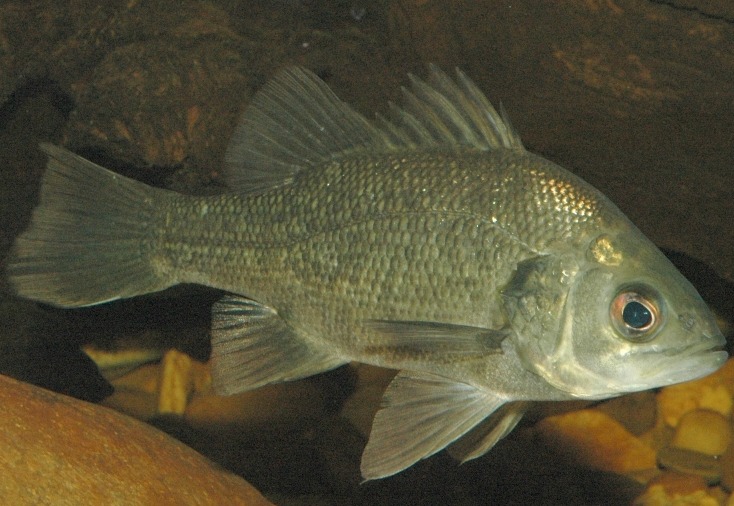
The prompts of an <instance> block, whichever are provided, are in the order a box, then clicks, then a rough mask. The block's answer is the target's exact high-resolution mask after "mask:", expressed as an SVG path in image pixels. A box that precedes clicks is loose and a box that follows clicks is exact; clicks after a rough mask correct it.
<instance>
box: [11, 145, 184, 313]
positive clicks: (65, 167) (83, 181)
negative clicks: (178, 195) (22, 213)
mask: <svg viewBox="0 0 734 506" xmlns="http://www.w3.org/2000/svg"><path fill="white" fill-rule="evenodd" d="M41 149H42V150H43V151H44V152H45V153H46V154H47V155H48V156H49V162H48V168H47V171H46V173H45V175H44V177H43V182H42V185H41V192H40V202H39V204H38V207H37V208H36V209H35V211H34V212H33V217H32V219H31V224H30V226H29V227H28V229H27V230H26V231H25V232H24V233H23V234H21V235H20V237H19V238H18V239H17V240H16V242H15V245H14V247H13V249H12V251H11V253H10V257H9V258H8V263H7V272H8V277H9V280H10V282H11V283H12V285H13V286H14V287H15V290H16V292H17V293H18V295H20V296H22V297H27V298H29V299H34V300H38V301H41V302H46V303H48V304H53V305H55V306H62V307H77V306H90V305H94V304H100V303H102V302H107V301H110V300H114V299H121V298H125V297H132V296H134V295H139V294H143V293H148V292H153V291H158V290H162V289H163V288H166V287H167V286H169V285H170V282H167V280H166V279H165V277H166V276H164V275H162V274H161V273H160V272H158V270H159V269H156V268H155V262H154V259H155V251H154V250H155V231H154V225H155V209H156V206H157V205H160V202H161V200H164V199H165V198H167V197H168V195H170V193H169V192H167V191H165V190H160V189H156V188H151V187H149V186H146V185H144V184H143V183H140V182H138V181H134V180H132V179H128V178H125V177H123V176H120V175H119V174H115V173H113V172H110V171H108V170H107V169H104V168H102V167H100V166H99V165H96V164H94V163H92V162H90V161H88V160H85V159H84V158H82V157H80V156H77V155H75V154H73V153H71V152H69V151H67V150H65V149H63V148H60V147H58V146H54V145H51V144H42V145H41Z"/></svg>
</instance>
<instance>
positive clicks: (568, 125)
mask: <svg viewBox="0 0 734 506" xmlns="http://www.w3.org/2000/svg"><path fill="white" fill-rule="evenodd" d="M173 4H175V8H172V7H171V5H173ZM0 21H1V22H0V98H2V99H3V102H2V105H1V106H0V224H2V227H1V228H0V230H2V234H0V256H3V255H4V254H5V252H6V251H7V249H8V248H9V246H10V244H11V242H12V239H13V238H14V237H15V236H16V235H17V234H18V233H19V232H20V231H21V230H22V229H23V227H24V226H25V224H26V223H27V220H28V217H29V214H30V210H31V209H32V207H33V205H34V199H35V192H36V189H37V185H38V180H39V177H40V175H41V173H42V171H43V166H44V164H45V160H44V159H43V157H42V156H41V155H40V153H39V152H38V151H37V149H36V146H37V143H38V142H39V141H52V142H57V143H64V144H65V145H67V146H69V147H70V148H72V149H74V150H76V151H78V152H80V153H82V154H84V155H86V156H88V157H90V158H92V159H93V160H95V161H97V162H99V163H102V164H104V165H106V166H108V167H110V168H112V169H114V170H118V171H120V172H122V173H124V174H127V175H130V176H133V177H136V178H139V179H141V180H145V181H147V182H149V183H151V184H156V185H159V186H166V187H170V188H174V189H176V190H179V191H187V192H196V193H207V192H216V191H220V189H221V184H220V182H219V180H218V176H219V164H220V161H221V157H222V154H223V150H224V147H225V146H226V143H227V140H228V138H229V135H230V133H231V131H232V129H233V128H234V125H235V124H236V120H237V117H238V115H239V114H240V112H241V111H242V109H243V108H244V106H245V105H246V103H247V100H248V99H249V97H250V96H251V95H252V93H253V92H254V91H255V90H256V89H257V88H258V87H259V86H261V85H262V84H263V83H264V82H265V81H266V80H267V78H268V77H269V76H270V75H272V74H273V73H274V72H275V71H276V70H277V69H278V68H280V67H282V66H284V65H288V64H300V65H305V66H307V67H309V68H311V69H312V70H314V71H315V72H316V73H317V74H319V75H320V76H321V77H322V78H324V79H325V80H326V81H327V83H329V85H330V86H332V88H333V89H334V90H335V92H336V93H337V94H338V95H339V96H340V97H341V98H343V99H344V100H345V101H347V102H349V103H351V104H353V105H354V106H355V107H356V108H358V109H359V110H360V111H362V112H364V113H366V114H371V113H372V112H373V111H380V110H384V109H385V107H386V104H387V101H388V100H399V96H400V86H401V85H404V84H405V83H406V73H407V72H413V73H416V74H418V75H423V74H425V69H426V63H427V62H434V63H437V64H439V65H440V66H441V67H443V68H445V69H451V68H452V67H454V66H458V67H461V68H462V69H463V70H464V71H465V72H466V73H467V74H468V75H469V76H470V77H472V79H474V80H475V82H476V83H477V84H478V85H479V87H480V88H481V89H483V90H484V91H485V92H486V93H487V95H488V96H489V97H490V99H491V100H493V101H494V102H495V103H498V102H500V101H501V102H502V103H503V104H504V106H505V108H506V109H507V110H508V112H509V114H510V117H511V118H512V120H513V123H514V125H515V127H516V129H517V130H518V131H519V132H520V134H521V136H522V138H523V140H524V142H525V144H526V146H527V147H528V148H529V149H530V150H532V151H536V152H538V153H540V154H542V155H544V156H546V157H547V158H549V159H551V160H553V161H555V162H557V163H559V164H561V165H563V166H565V167H566V168H569V169H570V170H572V171H574V172H576V173H577V174H579V175H581V176H582V177H584V178H585V179H587V180H588V181H589V182H591V183H592V184H593V185H595V186H596V187H597V188H599V189H600V190H602V191H603V192H604V193H605V194H607V195H608V196H609V197H610V198H611V199H612V200H613V201H614V202H615V203H617V204H618V205H619V207H621V208H622V210H623V211H624V212H625V213H626V214H627V215H628V216H629V217H630V218H631V219H632V221H634V222H635V223H636V224H637V225H638V226H639V227H640V228H641V229H642V230H643V231H644V232H645V233H646V234H647V235H648V236H649V237H650V238H651V239H652V240H653V241H654V242H656V243H657V244H658V245H660V246H661V247H663V248H666V249H668V250H672V251H673V252H674V253H673V255H674V257H675V259H676V261H677V263H679V264H680V265H682V266H683V268H685V269H686V271H685V272H686V274H687V275H688V276H689V277H690V279H692V281H694V283H695V284H696V285H697V286H698V287H699V289H700V290H701V291H702V294H703V295H704V297H705V298H707V301H708V302H709V303H710V304H711V305H712V306H713V307H714V308H716V309H717V311H718V313H719V314H720V315H721V316H722V320H723V321H729V322H731V321H732V320H733V319H734V318H732V312H734V309H733V308H734V289H733V288H732V284H731V283H732V282H733V281H734V226H732V218H733V217H734V183H732V181H733V180H734V178H733V177H732V176H733V175H734V173H733V172H734V150H733V149H732V145H734V143H733V142H732V140H733V139H732V137H734V114H732V110H733V107H734V89H732V87H731V81H732V76H734V12H732V9H731V8H730V7H729V6H728V3H727V2H724V1H722V2H707V5H706V10H704V9H699V8H690V6H688V5H686V4H685V2H677V3H676V2H669V3H665V4H662V3H654V2H642V1H634V0H626V1H622V0H620V1H616V2H612V1H609V2H604V1H598V2H597V1H589V2H572V1H567V2H566V1H564V2H535V1H530V0H527V1H521V2H497V1H480V2H459V1H448V0H446V1H426V0H402V1H387V0H383V1H375V2H356V1H353V0H344V1H338V0H331V1H316V0H310V1H309V0H303V1H287V0H279V1H268V2H265V1H255V2H245V1H233V0H230V1H219V2H217V1H212V2H206V3H198V2H153V3H146V2H137V1H129V2H93V1H80V2H60V1H47V2H34V3H32V4H26V3H23V2H17V3H16V2H3V3H2V4H0ZM217 296H218V294H217V293H214V292H212V291H208V290H191V289H186V288H184V289H177V290H173V291H169V292H167V293H165V294H163V295H156V296H150V297H143V298H141V299H140V300H135V301H124V302H120V303H115V304H111V305H109V306H104V307H100V308H91V309H83V310H75V311H60V310H55V309H50V308H43V307H37V306H36V305H35V304H33V303H29V302H26V301H19V300H18V299H15V298H14V297H12V295H11V294H10V293H9V292H8V289H7V285H6V284H5V281H4V280H0V318H1V319H2V321H3V326H2V330H0V367H1V370H2V372H3V373H6V374H10V375H13V376H15V377H19V378H21V379H23V380H25V381H29V382H32V383H35V384H39V385H41V386H44V387H47V388H50V389H53V390H57V391H62V392H64V393H68V394H70V395H73V396H76V397H79V398H82V399H87V400H92V401H100V400H102V399H103V398H105V397H106V396H108V395H109V394H110V392H111V387H110V386H109V384H108V382H107V381H106V380H105V379H104V378H103V377H102V376H101V375H100V373H99V372H98V371H97V368H96V366H95V364H94V363H93V362H92V361H91V360H90V359H89V358H88V357H87V356H86V355H84V354H83V353H82V352H81V351H80V349H79V347H80V345H82V344H86V343H90V342H94V343H96V345H97V346H98V347H101V348H103V349H116V348H120V347H141V346H144V347H149V348H150V347H152V348H155V349H156V350H160V351H161V352H163V351H164V350H167V349H170V348H172V347H174V348H178V349H180V350H182V351H184V352H187V353H188V354H189V355H190V356H192V357H193V358H194V359H197V360H199V361H202V362H203V361H205V360H206V356H207V353H208V343H207V340H208V336H207V327H208V318H209V316H208V308H209V306H210V305H211V303H212V301H213V300H215V299H216V297H217ZM155 374H157V373H155ZM143 376H144V375H143ZM141 381H142V380H141ZM357 384H358V378H357V376H356V373H355V372H354V371H352V370H349V369H346V368H343V369H340V370H337V371H334V372H332V373H329V374H327V375H323V376H321V377H318V378H312V379H308V380H305V381H303V382H298V383H296V384H294V385H292V386H286V387H284V389H282V390H276V391H274V392H272V393H270V394H266V395H270V396H271V397H270V398H271V399H279V401H271V402H270V403H268V402H265V404H274V405H275V406H276V407H273V408H272V410H271V411H267V410H265V411H267V414H268V416H270V418H268V416H264V415H263V412H262V409H264V408H260V409H261V412H260V413H259V414H258V416H259V418H258V416H254V415H252V413H251V414H250V416H251V418H250V419H249V420H250V421H247V422H243V423H241V424H240V425H239V426H238V427H236V428H233V427H232V426H229V425H228V426H227V429H226V430H224V429H223V428H222V427H223V426H224V425H225V424H223V423H212V424H210V425H209V426H205V425H204V424H202V423H199V424H197V423H192V422H191V420H187V419H185V418H181V417H175V416H167V417H161V416H157V415H155V410H156V406H155V401H146V400H145V399H144V398H143V397H142V396H140V397H139V398H134V396H131V397H130V398H129V399H128V398H124V397H120V392H121V391H122V390H124V389H122V390H121V388H120V387H119V386H118V388H117V394H118V397H117V399H118V401H119V405H120V406H123V407H124V406H128V407H129V408H130V411H131V412H133V413H134V414H138V415H139V416H141V417H143V418H148V417H151V416H152V417H153V423H155V424H156V425H159V426H161V427H163V428H164V429H165V430H167V431H169V432H171V433H173V434H174V435H176V436H177V437H179V438H180V439H182V440H183V441H184V442H186V443H188V444H191V445H192V446H193V447H194V448H196V449H198V450H200V451H202V452H203V453H204V454H206V455H208V456H210V457H211V458H213V459H214V460H215V461H217V462H220V463H221V464H222V465H224V466H225V467H227V468H228V469H231V470H233V471H235V472H238V473H240V474H242V475H243V476H244V477H245V478H246V479H247V480H248V481H250V482H251V483H253V484H254V485H255V486H256V487H258V488H259V489H260V490H261V491H263V492H264V493H266V494H267V495H268V497H269V498H270V499H271V500H273V501H274V502H276V503H277V504H460V505H465V504H466V505H473V504H615V503H618V504H627V503H628V502H629V500H630V499H631V498H633V497H636V496H637V495H639V493H640V492H641V489H642V486H641V485H640V484H639V483H636V482H635V481H633V480H631V479H630V478H625V477H621V476H618V475H613V474H608V473H601V472H599V471H594V470H592V469H589V468H585V467H580V466H578V465H577V464H575V463H574V462H572V461H570V460H568V459H567V458H564V457H561V456H559V454H558V453H554V452H553V451H552V450H550V449H549V448H547V447H545V446H544V445H542V444H539V443H538V442H537V441H536V440H535V439H534V437H535V436H534V434H535V433H534V432H533V431H532V426H533V419H532V418H531V419H530V420H528V421H527V422H525V423H524V424H523V425H522V426H521V427H520V429H519V430H517V431H516V432H515V433H513V434H512V435H511V436H510V437H508V438H507V440H506V441H504V442H502V443H501V444H499V445H498V447H497V448H496V449H494V450H493V451H492V452H490V453H489V454H488V455H487V456H485V457H484V458H482V459H479V460H477V461H474V462H471V463H468V464H465V465H463V466H460V467H459V466H457V465H456V464H455V463H454V462H453V461H452V460H451V458H450V457H448V456H447V455H445V454H440V455H437V456H435V457H433V458H431V459H429V460H427V461H425V462H422V463H420V464H418V465H416V466H415V467H414V468H412V469H410V470H408V471H406V472H405V473H402V474H400V475H398V476H396V477H393V478H389V479H386V480H381V481H378V482H370V483H367V484H364V485H360V484H359V476H358V461H359V455H360V453H361V449H362V446H363V444H364V439H363V436H362V435H361V434H360V432H359V431H358V430H357V429H355V427H354V426H353V425H351V424H350V423H348V422H347V421H346V420H345V419H344V418H343V417H340V416H339V412H340V409H341V407H342V405H343V403H344V401H345V399H348V398H350V396H351V395H352V394H353V392H355V388H356V387H355V385H357ZM289 389H290V390H289ZM120 399H122V400H120ZM125 399H128V400H129V402H128V401H126V400H125ZM130 399H132V400H130ZM126 402H128V404H125V403H126ZM145 402H149V403H150V402H152V404H150V405H146V404H145ZM253 402H255V401H253ZM136 403H137V404H136ZM220 407H221V406H219V405H214V404H212V405H211V406H209V405H206V404H205V405H203V406H202V405H199V407H198V408H197V409H201V410H202V412H203V414H202V413H199V414H200V415H201V416H202V418H199V419H197V420H199V421H201V420H202V419H206V416H207V410H210V411H216V409H219V408H220ZM271 407H272V406H271ZM229 409H231V407H230V408H229ZM255 411H256V410H255ZM154 415H155V416H154ZM243 416H244V415H243ZM253 416H254V421H253V418H252V417H253ZM540 416H541V415H540V414H539V415H537V417H540ZM537 417H536V418H537ZM211 420H215V421H216V420H217V418H216V416H215V415H211ZM211 420H210V421H211ZM219 421H220V422H221V419H220V420H219ZM235 425H236V424H235ZM235 429H236V430H235Z"/></svg>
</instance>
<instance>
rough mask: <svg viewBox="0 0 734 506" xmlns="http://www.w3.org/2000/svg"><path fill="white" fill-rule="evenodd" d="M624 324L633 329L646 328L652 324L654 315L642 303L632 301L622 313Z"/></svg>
mask: <svg viewBox="0 0 734 506" xmlns="http://www.w3.org/2000/svg"><path fill="white" fill-rule="evenodd" d="M622 319H623V320H624V323H625V324H627V325H628V326H630V327H632V328H633V329H641V328H645V327H647V326H648V325H650V323H651V322H652V313H651V312H650V310H649V309H648V308H647V307H646V306H645V305H644V304H642V303H640V302H637V301H636V300H633V301H630V302H628V303H627V305H626V306H624V310H623V311H622Z"/></svg>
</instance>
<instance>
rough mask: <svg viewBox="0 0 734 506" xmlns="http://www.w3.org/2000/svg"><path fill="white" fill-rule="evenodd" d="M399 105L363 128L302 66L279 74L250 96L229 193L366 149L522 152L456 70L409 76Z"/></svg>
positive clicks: (232, 155)
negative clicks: (460, 148) (450, 73)
mask: <svg viewBox="0 0 734 506" xmlns="http://www.w3.org/2000/svg"><path fill="white" fill-rule="evenodd" d="M410 80H411V89H412V91H407V90H404V102H405V103H404V106H403V107H402V108H400V107H397V106H394V105H392V104H391V113H390V116H389V118H384V117H380V116H378V118H377V123H373V122H370V121H368V120H367V119H366V118H365V117H364V116H362V115H361V114H359V113H357V112H356V111H354V110H353V109H352V108H351V107H350V106H349V105H347V104H346V103H344V102H342V101H341V100H339V98H337V96H336V95H335V94H334V93H333V92H332V91H331V90H330V89H329V87H328V86H327V85H326V83H324V82H323V81H322V80H321V79H319V78H318V77H317V76H315V75H314V74H313V73H311V72H310V71H308V70H306V69H304V68H301V67H291V68H287V69H285V70H283V71H281V72H279V73H278V74H277V75H276V76H275V77H274V78H273V79H272V80H271V81H270V82H269V83H268V84H266V85H265V86H264V87H263V89H262V90H260V91H259V92H258V93H256V94H255V96H254V97H253V99H252V101H251V102H250V104H249V106H248V107H247V109H246V111H245V113H244V115H243V117H242V120H241V121H240V124H239V126H238V127H237V129H236V131H235V134H234V135H233V137H232V141H231V142H230V145H229V147H228V149H227V153H226V165H227V169H226V170H227V173H226V180H227V183H228V184H229V185H230V187H231V188H232V189H235V190H238V191H257V190H261V189H264V188H269V187H273V186H279V185H283V184H288V183H289V182H290V181H291V180H292V179H293V177H294V176H295V175H296V174H297V173H298V172H300V171H301V170H305V169H308V168H310V167H313V166H315V165H318V164H319V163H322V162H324V161H326V160H329V159H331V158H333V157H335V156H339V155H342V154H344V153H348V152H355V151H361V150H364V151H365V152H370V153H386V152H390V151H399V150H415V149H421V148H435V147H439V146H457V145H464V146H471V147H474V148H476V149H480V150H492V149H523V147H522V142H521V141H520V139H519V137H518V136H517V134H516V133H515V132H514V130H513V129H512V127H511V126H510V123H509V121H508V120H507V118H506V115H505V114H504V111H503V112H502V114H499V113H498V112H497V111H496V110H495V109H494V107H492V105H491V104H490V103H489V101H488V100H487V98H486V97H485V96H484V95H483V94H482V92H481V91H479V89H478V88H477V87H476V86H475V85H474V83H472V82H471V80H469V78H468V77H466V76H465V75H464V74H463V73H462V72H460V71H459V70H457V81H456V82H455V81H453V80H452V79H451V78H449V77H448V76H447V75H446V74H445V73H443V72H442V71H441V70H439V69H438V68H437V67H436V66H433V65H431V67H430V75H429V79H428V81H427V82H424V81H422V80H420V79H418V78H416V77H414V76H410Z"/></svg>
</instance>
